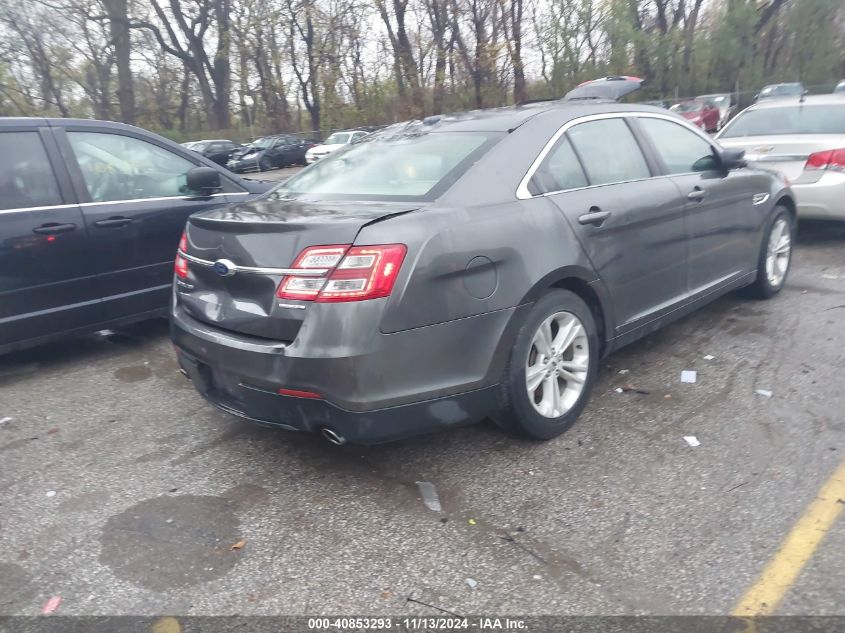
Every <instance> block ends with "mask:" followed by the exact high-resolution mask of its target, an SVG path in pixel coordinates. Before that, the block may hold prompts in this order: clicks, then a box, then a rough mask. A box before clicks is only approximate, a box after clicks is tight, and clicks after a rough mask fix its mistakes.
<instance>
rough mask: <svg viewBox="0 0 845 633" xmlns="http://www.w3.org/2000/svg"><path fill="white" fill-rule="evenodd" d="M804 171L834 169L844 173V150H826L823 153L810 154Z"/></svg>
mask: <svg viewBox="0 0 845 633" xmlns="http://www.w3.org/2000/svg"><path fill="white" fill-rule="evenodd" d="M804 169H809V170H819V169H834V170H836V171H845V149H828V150H825V151H823V152H816V153H815V154H810V156H809V157H808V158H807V163H806V164H805V165H804Z"/></svg>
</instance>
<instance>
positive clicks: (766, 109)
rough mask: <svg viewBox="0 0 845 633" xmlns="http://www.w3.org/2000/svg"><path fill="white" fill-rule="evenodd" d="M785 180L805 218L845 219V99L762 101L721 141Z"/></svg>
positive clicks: (735, 121)
mask: <svg viewBox="0 0 845 633" xmlns="http://www.w3.org/2000/svg"><path fill="white" fill-rule="evenodd" d="M716 138H717V139H718V141H719V144H720V145H722V147H730V148H741V149H744V150H745V159H746V160H747V161H748V162H749V163H750V164H752V165H755V166H761V167H767V168H769V169H775V170H777V171H779V172H781V173H782V174H783V175H785V176H786V177H787V178H788V179H789V182H790V184H791V185H792V191H793V192H794V193H795V198H796V203H797V205H798V216H799V217H801V218H817V219H837V220H845V95H840V94H834V95H815V96H808V97H804V98H800V97H795V98H793V99H787V98H783V99H771V100H768V99H767V100H764V101H762V102H759V103H757V104H755V105H753V106H751V107H750V108H748V109H746V110H744V111H743V112H741V113H740V114H738V115H737V116H736V117H734V119H733V120H732V121H731V122H730V123H728V125H727V126H726V127H725V128H724V129H723V130H722V131H721V133H719V135H718V136H717V137H716Z"/></svg>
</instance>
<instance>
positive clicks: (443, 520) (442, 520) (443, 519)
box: [440, 517, 449, 523]
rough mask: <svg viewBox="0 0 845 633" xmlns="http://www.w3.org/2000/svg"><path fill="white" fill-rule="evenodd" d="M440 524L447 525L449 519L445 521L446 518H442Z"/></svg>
mask: <svg viewBox="0 0 845 633" xmlns="http://www.w3.org/2000/svg"><path fill="white" fill-rule="evenodd" d="M440 522H441V523H448V522H449V519H447V518H446V517H443V518H442V519H440Z"/></svg>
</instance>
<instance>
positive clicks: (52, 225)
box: [32, 222, 76, 235]
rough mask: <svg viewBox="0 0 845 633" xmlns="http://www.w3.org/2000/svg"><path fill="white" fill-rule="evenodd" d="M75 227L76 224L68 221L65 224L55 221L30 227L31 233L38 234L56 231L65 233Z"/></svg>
mask: <svg viewBox="0 0 845 633" xmlns="http://www.w3.org/2000/svg"><path fill="white" fill-rule="evenodd" d="M74 229H76V225H75V224H72V223H70V222H68V223H67V224H58V223H57V222H48V223H47V224H42V225H41V226H37V227H35V228H34V229H32V232H33V233H38V234H39V235H55V234H56V233H67V232H68V231H73V230H74Z"/></svg>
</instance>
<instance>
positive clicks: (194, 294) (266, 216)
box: [176, 197, 419, 341]
mask: <svg viewBox="0 0 845 633" xmlns="http://www.w3.org/2000/svg"><path fill="white" fill-rule="evenodd" d="M418 206H419V205H409V204H399V203H384V202H375V203H373V202H367V203H363V202H357V201H356V202H348V201H338V202H327V201H321V202H304V201H296V200H285V201H281V200H275V199H273V198H272V197H270V198H263V199H260V200H255V201H253V202H249V203H245V204H240V205H235V206H229V207H224V208H221V209H215V210H212V211H208V212H205V213H201V214H198V215H195V216H192V217H191V218H190V220H189V222H188V227H187V231H186V235H187V251H186V255H188V257H189V266H188V267H189V274H188V277H187V278H186V279H178V280H177V286H176V288H177V302H178V306H179V308H181V309H183V310H184V311H185V312H187V313H188V314H189V315H190V316H191V317H193V318H194V319H197V320H199V321H202V322H205V323H208V324H210V325H214V326H217V327H219V328H221V329H225V330H229V331H232V332H237V333H240V334H246V335H249V336H256V337H261V338H267V339H272V340H277V341H293V340H294V339H295V338H296V334H297V332H298V331H299V328H300V326H301V325H302V322H303V321H304V319H305V318H306V316H307V313H308V309H307V308H308V306H309V303H308V302H304V301H291V300H287V299H284V300H283V299H278V298H277V297H276V294H275V292H276V288H277V287H278V285H279V283H280V281H281V280H282V278H283V277H284V274H283V273H281V272H278V269H290V267H291V266H292V265H293V263H294V260H295V259H296V257H297V255H299V254H300V253H301V252H302V251H303V250H304V249H305V248H307V247H309V246H325V245H337V244H352V243H353V242H354V241H355V237H356V236H357V235H358V232H359V231H360V230H361V228H362V227H364V226H366V225H367V224H371V223H372V222H376V221H380V220H384V219H386V218H389V217H391V216H395V215H398V214H402V213H407V212H409V211H413V210H414V209H415V208H418ZM220 260H224V262H223V263H221V264H220V265H219V266H213V265H212V264H214V263H215V262H218V263H220ZM232 265H234V267H236V268H235V271H234V273H232V267H233V266H232ZM250 269H264V270H250ZM266 269H270V270H266Z"/></svg>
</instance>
